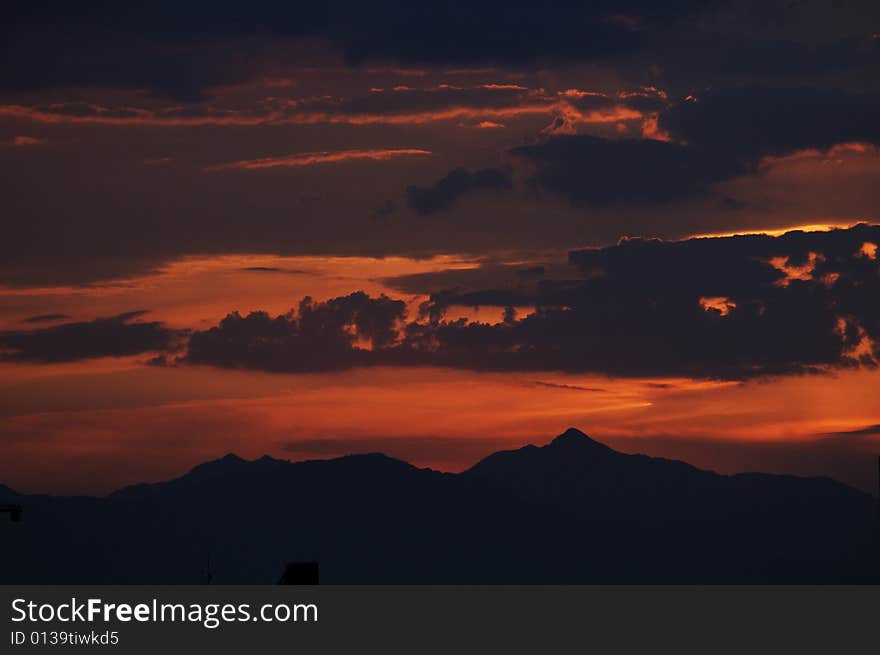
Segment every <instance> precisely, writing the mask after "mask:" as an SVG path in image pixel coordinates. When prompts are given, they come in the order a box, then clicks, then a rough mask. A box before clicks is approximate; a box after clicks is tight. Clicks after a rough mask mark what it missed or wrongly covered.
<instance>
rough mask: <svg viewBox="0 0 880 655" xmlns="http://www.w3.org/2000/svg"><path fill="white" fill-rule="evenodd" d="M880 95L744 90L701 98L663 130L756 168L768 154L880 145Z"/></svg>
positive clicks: (669, 114)
mask: <svg viewBox="0 0 880 655" xmlns="http://www.w3.org/2000/svg"><path fill="white" fill-rule="evenodd" d="M878 113H880V95H877V94H869V93H851V92H846V91H840V90H835V89H822V88H773V87H738V88H728V89H713V90H710V91H707V92H705V93H700V94H697V96H696V101H695V102H680V103H677V104H675V105H673V106H672V107H670V108H669V109H668V110H667V111H665V112H663V113H661V114H660V117H659V126H660V128H661V129H663V130H666V131H668V132H669V133H670V135H671V136H672V137H673V138H674V139H676V140H681V141H685V142H687V143H688V144H696V145H699V146H700V147H701V148H705V149H707V150H708V151H710V152H711V153H712V154H713V155H714V156H716V157H723V158H725V159H729V160H735V161H738V162H740V163H741V164H742V165H745V166H747V167H749V168H753V167H754V166H755V164H757V162H758V160H759V159H760V158H761V157H764V156H766V155H786V154H790V153H792V152H795V151H798V150H803V149H807V148H816V149H820V150H825V149H827V148H830V147H831V146H833V145H835V144H839V143H847V142H868V143H874V144H877V143H880V124H878V123H877V120H876V117H877V115H878Z"/></svg>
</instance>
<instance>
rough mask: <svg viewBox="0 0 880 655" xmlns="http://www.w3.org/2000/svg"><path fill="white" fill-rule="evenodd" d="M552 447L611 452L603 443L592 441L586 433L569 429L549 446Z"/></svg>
mask: <svg viewBox="0 0 880 655" xmlns="http://www.w3.org/2000/svg"><path fill="white" fill-rule="evenodd" d="M549 445H550V446H552V447H555V448H559V447H561V446H564V447H568V446H581V447H582V446H587V445H589V446H592V447H600V448H603V449H606V450H611V449H610V448H608V446H606V445H605V444H603V443H599V442H598V441H596V440H595V439H591V438H590V437H589V436H587V434H586V433H584V432H581V431H580V430H578V429H577V428H568V429H567V430H566V431H565V432H563V433H562V434H560V435H559V436H558V437H556V438H555V439H554V440H553V441H551V442H550V444H549Z"/></svg>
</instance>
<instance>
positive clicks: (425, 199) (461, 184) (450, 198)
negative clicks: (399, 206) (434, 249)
mask: <svg viewBox="0 0 880 655" xmlns="http://www.w3.org/2000/svg"><path fill="white" fill-rule="evenodd" d="M512 186H513V179H512V177H511V174H510V171H505V170H500V169H497V168H484V169H482V170H479V171H475V172H473V173H471V172H469V171H467V170H465V169H463V168H456V169H455V170H453V171H450V172H449V173H448V174H447V175H446V176H445V177H443V178H442V179H440V180H437V182H435V183H434V184H432V185H431V186H427V187H420V186H409V187H407V189H406V202H407V205H409V206H410V208H412V209H414V210H415V211H416V212H417V213H419V214H422V215H426V214H433V213H434V212H438V211H441V210H444V209H449V208H450V207H451V206H452V205H453V203H454V202H455V201H456V200H457V199H458V198H460V197H461V196H463V195H465V194H468V193H472V192H474V191H479V190H494V191H498V190H504V189H510V188H511V187H512Z"/></svg>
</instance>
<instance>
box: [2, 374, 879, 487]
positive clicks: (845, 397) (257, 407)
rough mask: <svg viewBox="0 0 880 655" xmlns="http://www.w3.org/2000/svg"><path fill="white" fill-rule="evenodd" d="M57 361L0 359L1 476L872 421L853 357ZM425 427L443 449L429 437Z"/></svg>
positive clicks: (795, 434)
mask: <svg viewBox="0 0 880 655" xmlns="http://www.w3.org/2000/svg"><path fill="white" fill-rule="evenodd" d="M69 367H70V368H71V369H72V370H70V371H68V373H67V374H66V375H64V376H48V377H40V378H32V379H30V380H28V381H21V380H18V379H14V378H12V377H11V376H10V375H9V374H8V373H9V372H10V371H9V370H8V368H7V367H6V365H4V366H3V373H4V375H3V376H2V380H3V381H2V382H0V388H2V394H0V415H2V416H3V421H0V436H2V439H3V443H4V457H3V458H2V459H0V479H3V480H4V481H5V482H6V483H7V484H10V485H12V486H13V487H16V486H17V487H20V488H21V489H22V490H25V491H39V490H51V491H55V492H59V491H91V492H95V491H108V490H110V489H112V488H115V487H117V486H119V485H120V484H126V483H131V482H136V481H140V480H156V479H161V478H167V477H171V476H173V475H178V474H180V473H181V472H182V471H184V470H186V469H187V468H188V467H190V466H192V465H194V464H196V463H199V462H202V461H205V460H206V459H209V458H213V457H216V456H218V455H222V454H223V453H225V452H229V451H234V452H237V453H240V454H241V455H243V456H246V457H257V456H259V455H262V454H263V453H268V454H270V455H274V456H279V457H285V458H286V457H291V456H293V455H292V454H291V452H289V451H287V450H285V444H287V443H289V442H291V441H294V442H295V441H297V440H312V441H316V440H317V441H320V440H323V439H330V440H333V439H336V440H338V439H340V438H344V439H345V440H346V443H347V445H345V446H341V447H340V448H343V449H344V450H345V452H356V451H360V452H365V451H374V450H376V446H375V443H376V440H377V439H381V443H382V444H383V445H382V449H383V450H386V451H389V452H390V454H392V455H398V456H406V457H407V459H410V460H412V461H413V462H414V463H416V464H418V465H423V466H433V467H435V468H440V469H443V470H460V469H462V468H465V467H467V466H469V465H470V464H472V463H473V462H474V461H475V460H476V459H478V458H479V457H481V456H482V455H485V454H488V453H489V452H491V451H493V450H498V449H500V448H510V447H515V446H519V445H522V444H524V443H528V442H540V441H542V440H545V439H548V438H550V437H552V436H553V435H555V434H558V433H559V432H560V431H561V430H562V429H564V428H565V427H566V426H569V425H576V426H580V427H582V428H583V429H585V430H586V431H588V432H589V433H590V434H591V435H593V436H595V437H597V438H599V439H603V440H607V441H608V442H609V443H612V444H614V443H615V439H623V438H626V439H628V440H636V441H629V442H628V443H629V444H630V447H631V448H632V449H634V450H641V447H640V446H639V445H638V440H640V439H644V440H645V441H644V443H645V444H646V445H645V447H648V445H649V444H650V443H651V440H652V439H653V438H655V437H661V436H665V437H675V438H682V439H684V438H692V439H702V440H707V439H708V440H716V442H717V443H719V444H722V443H725V442H728V443H731V442H741V443H747V442H754V443H769V442H780V443H784V442H789V443H791V442H803V441H805V440H806V441H809V440H810V439H815V438H817V435H821V434H823V433H827V432H835V431H844V430H852V429H858V428H861V427H864V426H865V425H875V424H878V423H880V399H878V397H877V394H876V392H875V389H876V386H877V384H878V376H880V373H878V372H877V371H868V370H863V371H844V372H841V373H840V374H838V375H836V376H834V377H822V378H817V377H815V376H806V377H792V378H784V379H780V380H771V381H762V382H755V383H746V384H740V383H733V382H726V383H720V382H712V381H692V380H685V379H617V380H611V379H608V378H605V377H601V376H587V375H560V374H558V373H545V374H540V373H534V374H489V373H472V372H468V371H453V370H446V369H394V368H379V369H364V370H354V371H348V372H345V373H327V374H300V375H287V374H267V373H257V372H243V371H222V372H221V371H218V370H216V369H207V368H201V367H182V368H176V369H165V368H155V367H136V368H130V369H128V370H119V371H113V370H106V371H102V372H98V371H88V370H87V369H85V368H83V366H82V365H69ZM221 373H222V374H221ZM441 438H442V439H452V441H451V442H450V443H451V446H450V447H448V448H442V449H439V450H438V449H436V448H434V449H432V448H430V447H429V444H430V442H431V441H432V440H437V439H441ZM359 444H360V445H359ZM395 444H399V445H395ZM633 444H635V445H633ZM328 452H332V453H333V454H344V452H337V451H328ZM157 453H161V456H159V455H157ZM312 456H321V455H320V454H317V455H312ZM724 464H725V465H726V466H730V463H729V462H725V463H724ZM50 487H51V489H50Z"/></svg>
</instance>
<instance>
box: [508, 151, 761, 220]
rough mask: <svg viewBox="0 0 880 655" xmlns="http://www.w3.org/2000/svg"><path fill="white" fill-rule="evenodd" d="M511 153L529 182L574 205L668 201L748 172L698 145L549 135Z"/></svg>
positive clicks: (737, 164)
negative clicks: (526, 165)
mask: <svg viewBox="0 0 880 655" xmlns="http://www.w3.org/2000/svg"><path fill="white" fill-rule="evenodd" d="M511 154H513V155H515V156H519V157H523V158H525V159H526V160H528V161H529V162H531V163H532V164H533V165H534V166H535V167H536V171H535V172H534V174H533V175H532V176H531V177H530V180H529V181H530V184H532V185H533V186H534V187H536V188H538V189H540V190H544V191H549V192H552V193H556V194H559V195H561V196H564V197H565V198H567V199H568V200H569V201H570V202H571V204H572V205H574V206H585V205H594V206H595V205H599V206H601V205H609V204H616V203H657V202H669V201H672V200H677V199H680V198H684V197H687V196H690V195H696V194H702V193H705V192H706V191H708V190H709V189H710V188H711V186H712V185H713V184H715V183H716V182H720V181H721V180H724V179H727V178H730V177H733V176H735V175H739V174H742V173H744V172H746V171H747V170H748V169H746V168H745V167H743V166H742V165H741V164H740V163H738V162H736V161H731V160H726V159H723V158H721V159H719V158H716V157H715V156H714V155H713V154H712V153H711V152H710V151H708V150H706V149H703V148H700V147H698V146H683V145H678V144H675V143H667V142H665V141H655V140H647V139H640V140H635V139H603V138H600V137H595V136H590V135H585V134H583V135H561V136H555V137H551V138H550V139H548V140H547V141H545V142H543V143H538V144H534V145H529V146H520V147H518V148H514V149H513V150H511Z"/></svg>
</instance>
